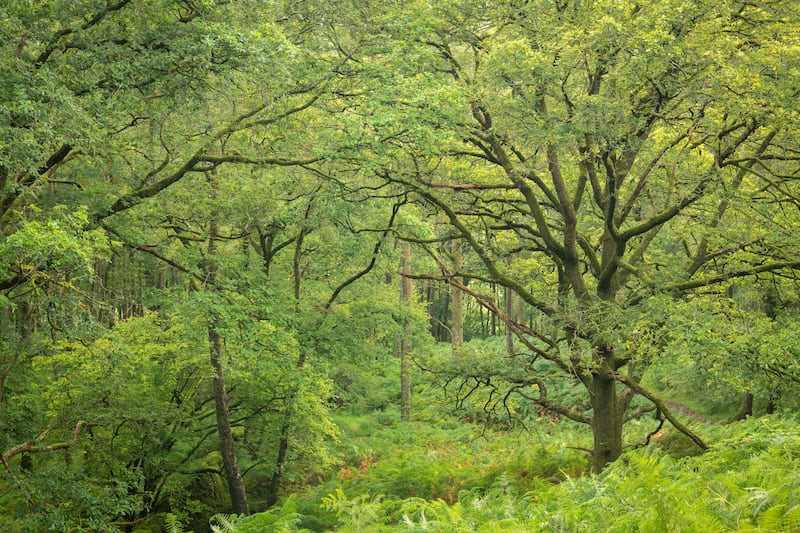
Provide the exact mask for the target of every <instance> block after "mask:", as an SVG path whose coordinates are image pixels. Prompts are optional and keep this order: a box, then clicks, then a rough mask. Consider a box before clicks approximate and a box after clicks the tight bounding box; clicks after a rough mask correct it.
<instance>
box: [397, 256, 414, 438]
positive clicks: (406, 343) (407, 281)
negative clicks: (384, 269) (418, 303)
mask: <svg viewBox="0 0 800 533" xmlns="http://www.w3.org/2000/svg"><path fill="white" fill-rule="evenodd" d="M400 272H401V273H402V274H404V275H403V276H402V277H401V278H400V303H401V304H403V305H408V304H409V303H410V301H411V298H412V295H413V294H414V292H413V288H412V286H411V277H410V275H411V245H410V244H409V243H407V242H404V243H403V256H402V258H401V259H400ZM410 329H411V325H410V324H409V322H408V321H406V323H405V324H403V330H402V331H401V332H400V334H399V335H400V338H399V339H398V342H397V351H398V356H399V357H400V418H402V419H403V420H405V421H407V422H408V421H410V420H411V365H410V364H409V351H410V348H411V346H410V344H411V339H410V333H411V332H410Z"/></svg>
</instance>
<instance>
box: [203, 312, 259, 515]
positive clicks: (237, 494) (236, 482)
mask: <svg viewBox="0 0 800 533" xmlns="http://www.w3.org/2000/svg"><path fill="white" fill-rule="evenodd" d="M208 340H209V342H210V344H211V366H213V367H214V370H215V371H216V375H215V376H214V406H215V408H216V415H217V434H218V435H219V453H220V455H221V456H222V466H223V468H224V470H225V478H226V479H227V481H228V492H229V493H230V497H231V505H232V506H233V512H234V513H236V514H238V515H240V516H246V515H249V514H250V508H249V506H248V504H247V492H246V491H245V487H244V480H243V479H242V473H241V470H239V462H238V460H237V459H236V449H235V445H234V442H233V431H232V430H231V417H230V410H229V409H228V391H227V390H226V388H225V374H224V372H223V369H222V363H221V361H220V358H221V353H222V344H221V341H220V336H219V333H218V332H217V330H216V329H214V327H213V326H209V328H208Z"/></svg>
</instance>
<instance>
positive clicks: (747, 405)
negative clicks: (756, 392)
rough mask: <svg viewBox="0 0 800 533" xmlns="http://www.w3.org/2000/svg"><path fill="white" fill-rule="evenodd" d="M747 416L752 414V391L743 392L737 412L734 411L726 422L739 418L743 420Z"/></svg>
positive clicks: (735, 420)
mask: <svg viewBox="0 0 800 533" xmlns="http://www.w3.org/2000/svg"><path fill="white" fill-rule="evenodd" d="M748 416H753V393H752V392H745V393H744V397H742V405H741V407H739V412H738V413H736V414H735V415H734V416H733V418H731V419H730V420H728V423H729V424H730V423H731V422H737V421H739V420H744V419H745V418H747V417H748Z"/></svg>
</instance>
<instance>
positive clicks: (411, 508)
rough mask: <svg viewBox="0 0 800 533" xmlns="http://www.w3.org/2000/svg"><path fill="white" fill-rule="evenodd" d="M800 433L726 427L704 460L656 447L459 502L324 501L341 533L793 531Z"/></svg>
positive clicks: (339, 496) (752, 424) (771, 423)
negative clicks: (582, 471) (599, 468)
mask: <svg viewBox="0 0 800 533" xmlns="http://www.w3.org/2000/svg"><path fill="white" fill-rule="evenodd" d="M798 439H800V434H798V431H797V426H796V424H795V422H794V421H792V420H781V419H751V420H749V421H747V422H742V423H739V424H736V425H734V426H728V427H727V428H726V429H724V430H723V429H720V430H719V434H718V436H717V439H716V441H715V442H714V444H713V445H712V448H711V450H710V451H709V452H707V453H706V454H704V455H701V456H697V457H692V458H686V459H682V460H675V459H673V458H671V457H670V456H668V455H666V454H664V453H663V452H662V451H660V450H659V449H658V448H647V449H643V450H637V451H633V452H629V453H627V454H626V455H625V456H624V460H622V461H618V462H616V463H615V464H614V465H612V466H610V467H609V468H608V469H606V470H605V471H604V472H603V473H602V474H599V475H587V476H581V477H567V478H565V479H564V480H563V481H561V482H560V483H556V484H552V483H549V482H545V481H544V480H541V479H540V480H539V481H538V483H535V484H534V485H533V486H529V487H528V488H527V489H522V488H521V487H520V486H518V485H516V484H515V483H514V482H513V481H512V480H511V479H510V478H509V477H508V476H505V475H504V476H500V477H498V478H496V481H495V482H494V483H493V484H492V485H489V486H486V487H484V488H472V489H468V490H462V491H460V492H459V495H458V501H457V502H455V503H449V504H448V503H446V502H444V501H443V500H435V499H434V500H429V499H424V498H418V497H412V498H406V499H402V500H395V501H392V502H388V501H386V500H384V499H382V498H381V497H378V496H369V495H368V494H361V495H359V496H356V497H354V498H349V499H348V498H347V497H346V496H345V492H343V491H342V490H341V489H340V490H337V491H336V492H335V493H333V494H331V495H330V496H328V497H327V498H326V500H325V502H326V503H325V505H326V506H328V507H331V508H333V509H335V510H336V511H337V516H338V517H339V519H340V521H341V525H340V527H339V529H337V530H338V531H487V532H488V531H509V530H520V531H657V530H658V531H660V530H669V531H738V530H746V531H764V532H768V531H789V530H792V529H793V528H796V527H797V520H798V515H797V509H798V503H800V502H798V500H797V494H798V492H797V489H798V483H800V478H798V476H797V473H796V469H795V468H794V462H795V461H796V460H797V458H798V457H797V454H798V450H799V449H800V448H799V447H798V445H800V440H798Z"/></svg>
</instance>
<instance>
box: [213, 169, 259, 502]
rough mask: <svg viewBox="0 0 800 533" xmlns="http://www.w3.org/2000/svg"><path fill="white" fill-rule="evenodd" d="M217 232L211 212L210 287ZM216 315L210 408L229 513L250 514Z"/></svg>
mask: <svg viewBox="0 0 800 533" xmlns="http://www.w3.org/2000/svg"><path fill="white" fill-rule="evenodd" d="M209 180H210V181H211V185H212V193H211V194H212V199H215V197H216V182H215V181H214V180H213V177H212V176H209ZM218 234H219V228H218V221H217V214H216V213H213V214H212V216H211V221H210V222H209V229H208V258H207V261H206V262H205V263H204V264H203V270H204V274H205V279H206V280H207V282H208V285H209V286H210V287H212V288H213V287H214V284H215V282H216V279H217V263H216V258H215V255H216V251H217V244H216V240H217V236H218ZM218 320H219V316H218V315H217V314H216V313H214V312H211V313H210V316H209V318H208V326H207V327H208V343H209V355H210V361H211V366H212V367H213V368H214V372H215V375H214V408H215V411H216V418H217V435H218V437H219V453H220V455H221V456H222V466H223V468H224V470H225V478H226V479H227V481H228V493H229V495H230V498H231V505H232V507H233V512H234V513H236V514H238V515H240V516H246V515H249V514H250V508H249V506H248V503H247V491H246V490H245V486H244V480H243V479H242V472H241V470H240V469H239V461H238V460H237V459H236V445H235V443H234V440H233V430H232V428H231V416H230V409H229V408H228V391H227V389H226V388H225V372H224V369H223V367H222V339H221V337H220V335H219V331H218V329H217V321H218Z"/></svg>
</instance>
